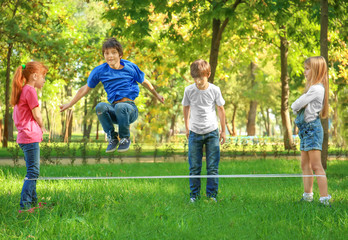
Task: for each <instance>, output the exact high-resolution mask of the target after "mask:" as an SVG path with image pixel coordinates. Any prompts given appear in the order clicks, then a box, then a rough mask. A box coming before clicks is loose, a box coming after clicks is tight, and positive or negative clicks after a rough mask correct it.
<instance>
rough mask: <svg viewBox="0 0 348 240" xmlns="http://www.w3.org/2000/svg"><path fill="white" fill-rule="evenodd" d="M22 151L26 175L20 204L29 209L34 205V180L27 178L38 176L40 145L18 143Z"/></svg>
mask: <svg viewBox="0 0 348 240" xmlns="http://www.w3.org/2000/svg"><path fill="white" fill-rule="evenodd" d="M19 146H20V148H21V149H22V150H23V152H24V160H25V165H26V167H27V175H26V176H25V179H24V184H23V188H22V193H21V201H20V206H21V208H22V209H29V208H31V207H33V206H35V205H36V203H37V195H36V180H28V179H33V178H38V177H39V172H40V145H39V143H38V142H36V143H28V144H19Z"/></svg>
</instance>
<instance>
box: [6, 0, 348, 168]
mask: <svg viewBox="0 0 348 240" xmlns="http://www.w3.org/2000/svg"><path fill="white" fill-rule="evenodd" d="M326 2H327V1H326ZM328 3H329V4H328V5H327V6H326V7H325V8H324V11H327V13H324V14H321V8H323V6H324V5H323V2H321V1H305V0H298V1H296V0H294V1H288V0H286V1H266V0H261V1H240V0H236V1H174V0H173V1H147V0H145V1H113V0H110V1H83V0H78V1H72V0H71V1H69V0H67V1H65V0H64V1H55V0H52V1H40V0H34V1H20V0H12V1H1V9H2V10H1V24H0V26H1V27H0V32H1V38H0V44H1V50H0V54H1V56H2V57H1V65H0V76H1V82H0V83H1V87H0V99H1V103H0V111H1V115H0V116H1V121H0V124H1V125H0V129H1V134H0V136H1V141H2V147H3V149H2V152H5V151H4V148H8V147H12V146H13V145H12V144H11V143H13V141H14V140H15V135H16V129H15V127H14V124H13V120H12V111H13V108H12V107H11V106H10V105H9V97H10V92H11V80H12V77H13V74H14V72H15V70H16V68H17V67H18V66H20V65H21V64H24V63H26V62H27V61H31V60H39V61H42V62H44V63H45V64H46V65H47V66H48V67H49V72H48V74H47V77H46V83H45V86H44V88H43V89H42V91H39V92H38V94H39V99H40V103H41V111H42V114H43V118H44V124H45V127H46V129H48V131H49V134H48V135H47V134H46V135H45V141H47V142H52V141H53V142H54V141H64V142H66V143H67V142H69V141H71V140H72V139H71V136H74V135H75V136H80V138H75V139H77V141H81V140H82V139H83V141H88V142H96V141H98V140H101V141H105V136H104V134H103V131H102V128H101V125H100V123H99V121H98V119H97V116H96V114H95V106H96V104H97V103H98V102H101V101H104V102H106V101H107V100H106V94H105V92H104V90H103V86H101V84H99V85H98V86H97V87H96V88H95V89H94V90H93V91H92V92H91V93H90V94H88V96H86V97H85V98H83V99H81V100H80V102H79V103H77V104H76V105H75V106H74V107H73V108H72V109H70V110H68V111H65V112H63V113H60V112H59V105H61V104H62V103H66V102H68V101H69V100H70V99H71V98H72V96H74V95H75V93H76V91H77V90H78V89H79V88H80V87H81V86H83V85H85V84H86V80H87V78H88V75H89V73H90V72H91V70H92V69H93V68H94V67H96V66H98V65H100V64H101V63H103V62H104V59H103V56H102V52H101V46H102V43H103V41H104V40H105V39H106V38H108V37H116V38H117V39H118V40H119V41H120V42H121V43H122V45H123V47H124V56H123V58H124V59H127V60H130V61H132V62H134V63H136V64H137V65H138V66H139V67H140V69H142V70H143V71H144V72H145V74H146V78H147V79H149V80H150V81H151V82H152V84H153V85H154V86H155V88H156V90H157V92H159V93H160V94H161V95H163V96H164V98H165V100H166V101H165V104H160V103H159V102H158V101H157V100H156V99H155V98H154V97H153V96H151V94H150V93H149V92H148V91H147V90H146V89H144V88H143V87H140V88H141V93H140V96H139V97H138V98H137V99H136V104H137V106H138V108H139V112H140V114H139V119H138V120H137V121H136V122H135V123H134V124H132V126H131V129H132V140H133V143H138V144H145V143H150V144H151V145H156V144H161V143H170V142H172V141H185V138H180V137H179V140H177V138H175V136H179V135H180V134H183V133H184V130H185V129H184V123H183V114H182V105H181V101H182V98H183V93H184V89H185V87H186V86H188V85H190V84H192V83H193V80H192V78H191V77H190V74H189V66H190V64H191V62H193V61H194V60H196V59H198V58H203V59H205V60H207V61H209V62H210V64H211V67H212V74H211V77H210V78H209V81H210V82H211V83H214V84H216V85H217V86H219V87H220V88H221V91H222V94H223V97H224V98H225V100H226V105H225V110H226V122H227V128H228V131H227V133H228V135H229V136H230V137H237V140H235V141H234V142H236V141H237V142H238V141H239V142H240V144H241V145H243V144H245V142H247V141H243V140H242V138H240V139H239V140H238V137H247V136H249V137H251V138H252V139H253V138H254V137H257V138H261V139H262V140H264V139H266V142H267V144H268V145H269V144H270V143H273V145H274V144H277V145H279V147H277V148H279V149H282V150H289V151H290V150H294V149H295V148H296V144H298V139H297V140H296V135H297V129H296V127H295V126H294V118H295V116H294V115H293V113H292V111H291V109H290V107H289V106H290V105H291V103H292V102H294V101H295V100H296V99H297V98H298V97H299V96H300V95H301V94H303V91H304V86H305V79H304V76H303V62H304V60H305V59H306V58H308V57H310V56H317V55H322V56H324V57H325V58H326V59H327V61H328V67H329V80H330V117H329V119H327V120H323V126H324V131H325V139H324V146H323V147H324V150H323V161H324V164H325V161H326V159H327V154H328V151H329V150H330V149H332V150H337V149H340V150H339V151H341V152H342V149H343V152H345V149H346V141H347V136H348V133H347V131H348V130H347V122H348V120H347V117H348V115H347V103H348V99H347V79H348V73H347V64H348V63H347V59H348V48H347V29H348V27H347V2H346V1H328ZM73 139H74V138H73ZM231 141H232V142H233V140H231ZM258 142H259V141H258ZM139 146H140V145H139ZM139 146H138V147H139ZM12 152H13V151H12ZM4 154H5V155H6V153H4ZM7 156H8V155H7Z"/></svg>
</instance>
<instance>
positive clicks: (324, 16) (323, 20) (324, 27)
mask: <svg viewBox="0 0 348 240" xmlns="http://www.w3.org/2000/svg"><path fill="white" fill-rule="evenodd" d="M320 5H321V16H320V54H321V56H323V57H324V58H325V60H326V63H327V64H329V47H328V40H327V31H328V25H329V3H328V0H321V2H320ZM326 91H329V89H326ZM321 124H322V126H323V130H324V141H323V150H322V151H321V163H322V165H323V168H324V169H326V168H327V155H328V148H329V118H326V119H321Z"/></svg>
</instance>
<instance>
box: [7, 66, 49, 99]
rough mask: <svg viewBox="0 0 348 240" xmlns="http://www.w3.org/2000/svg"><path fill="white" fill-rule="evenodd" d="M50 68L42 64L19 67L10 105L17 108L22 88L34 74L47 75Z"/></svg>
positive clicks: (14, 78) (15, 76)
mask: <svg viewBox="0 0 348 240" xmlns="http://www.w3.org/2000/svg"><path fill="white" fill-rule="evenodd" d="M47 71H48V68H47V67H46V66H45V65H43V64H42V63H41V62H28V63H27V64H26V65H22V66H19V67H18V68H17V70H16V72H15V75H14V77H13V81H12V93H11V100H10V103H11V105H12V106H15V105H16V104H17V103H18V101H19V97H20V96H21V93H22V88H23V86H24V84H26V83H27V82H28V80H29V78H30V76H31V75H32V74H34V73H40V74H42V75H46V73H47Z"/></svg>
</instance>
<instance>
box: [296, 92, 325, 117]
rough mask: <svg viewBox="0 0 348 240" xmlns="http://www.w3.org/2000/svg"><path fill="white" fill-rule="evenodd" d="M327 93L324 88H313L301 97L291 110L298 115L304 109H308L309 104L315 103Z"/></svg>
mask: <svg viewBox="0 0 348 240" xmlns="http://www.w3.org/2000/svg"><path fill="white" fill-rule="evenodd" d="M323 92H325V90H324V88H323V87H320V86H312V87H310V88H309V90H308V92H307V93H305V94H303V95H302V96H301V97H299V98H298V99H297V100H296V101H295V102H293V104H292V105H291V108H292V110H293V112H294V113H295V114H297V113H298V112H299V111H300V110H301V109H302V108H304V107H306V105H307V104H308V103H310V102H311V101H313V100H314V99H315V98H317V97H318V96H320V95H322V94H324V93H323Z"/></svg>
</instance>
